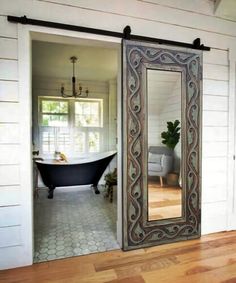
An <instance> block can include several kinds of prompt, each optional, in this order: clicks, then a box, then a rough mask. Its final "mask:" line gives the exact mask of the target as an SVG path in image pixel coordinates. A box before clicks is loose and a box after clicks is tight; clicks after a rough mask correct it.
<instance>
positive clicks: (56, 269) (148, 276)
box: [0, 231, 236, 283]
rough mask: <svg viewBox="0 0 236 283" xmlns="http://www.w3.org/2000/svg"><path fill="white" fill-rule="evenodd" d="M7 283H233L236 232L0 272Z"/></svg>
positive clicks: (235, 272)
mask: <svg viewBox="0 0 236 283" xmlns="http://www.w3.org/2000/svg"><path fill="white" fill-rule="evenodd" d="M0 282H4V283H5V282H6V283H8V282H9V283H13V282H14V283H19V282H24V283H31V282H34V283H42V282H52V283H68V282H69V283H71V282H72V283H74V282H76V283H77V282H81V283H103V282H109V283H163V282H165V283H169V282H170V283H172V282H175V283H185V282H188V283H189V282H191V283H195V282H196V283H205V282H206V283H236V231H232V232H222V233H216V234H211V235H207V236H203V237H201V239H197V240H191V241H184V242H179V243H173V244H168V245H162V246H156V247H152V248H147V249H139V250H135V251H130V252H122V251H120V250H117V251H111V252H105V253H98V254H92V255H87V256H80V257H73V258H69V259H62V260H55V261H50V262H43V263H38V264H34V265H33V266H28V267H23V268H15V269H11V270H4V271H0Z"/></svg>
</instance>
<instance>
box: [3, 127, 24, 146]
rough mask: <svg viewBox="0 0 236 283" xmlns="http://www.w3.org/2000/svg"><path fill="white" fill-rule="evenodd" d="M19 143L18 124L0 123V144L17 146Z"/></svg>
mask: <svg viewBox="0 0 236 283" xmlns="http://www.w3.org/2000/svg"><path fill="white" fill-rule="evenodd" d="M19 141H20V128H19V124H7V123H6V124H1V123H0V144H18V143H19Z"/></svg>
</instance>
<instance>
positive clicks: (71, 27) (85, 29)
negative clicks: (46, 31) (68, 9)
mask: <svg viewBox="0 0 236 283" xmlns="http://www.w3.org/2000/svg"><path fill="white" fill-rule="evenodd" d="M7 19H8V21H9V22H12V23H20V24H23V25H34V26H43V27H49V28H56V29H64V30H71V31H78V32H86V33H92V34H99V35H105V36H112V37H117V38H123V39H130V40H139V41H145V42H152V43H158V44H165V45H174V46H179V47H185V48H192V49H198V50H203V51H210V50H211V48H210V47H208V46H205V45H204V44H201V40H200V38H196V39H195V40H194V41H193V43H186V42H180V41H172V40H166V39H160V38H154V37H146V36H141V35H135V34H131V28H130V26H126V27H125V28H124V30H123V33H121V32H115V31H110V30H103V29H96V28H89V27H82V26H75V25H68V24H62V23H56V22H48V21H42V20H35V19H30V18H27V17H26V16H23V17H15V16H7Z"/></svg>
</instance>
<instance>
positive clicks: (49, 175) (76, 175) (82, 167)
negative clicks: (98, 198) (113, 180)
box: [35, 151, 116, 199]
mask: <svg viewBox="0 0 236 283" xmlns="http://www.w3.org/2000/svg"><path fill="white" fill-rule="evenodd" d="M115 155H116V152H115V151H109V152H106V153H100V154H97V155H95V156H94V157H92V158H87V159H78V160H75V159H74V160H71V161H70V160H69V161H68V162H67V163H60V162H55V161H53V160H43V161H35V162H36V165H37V168H38V170H39V172H40V174H41V177H42V180H43V182H44V184H45V185H46V186H47V187H48V188H49V193H48V198H50V199H52V198H53V193H54V190H55V188H56V187H65V186H76V185H92V186H93V188H94V191H95V193H96V194H99V193H100V192H99V190H98V188H97V185H98V182H99V180H100V178H101V177H102V174H103V173H104V171H105V170H106V168H107V166H108V165H109V163H110V162H111V160H112V159H113V157H114V156H115Z"/></svg>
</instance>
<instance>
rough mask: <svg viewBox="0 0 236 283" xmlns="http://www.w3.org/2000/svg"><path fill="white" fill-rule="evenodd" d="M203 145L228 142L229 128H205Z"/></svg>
mask: <svg viewBox="0 0 236 283" xmlns="http://www.w3.org/2000/svg"><path fill="white" fill-rule="evenodd" d="M202 139H203V143H204V142H207V141H210V142H218V141H224V142H226V141H228V127H208V126H205V127H203V130H202Z"/></svg>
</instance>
